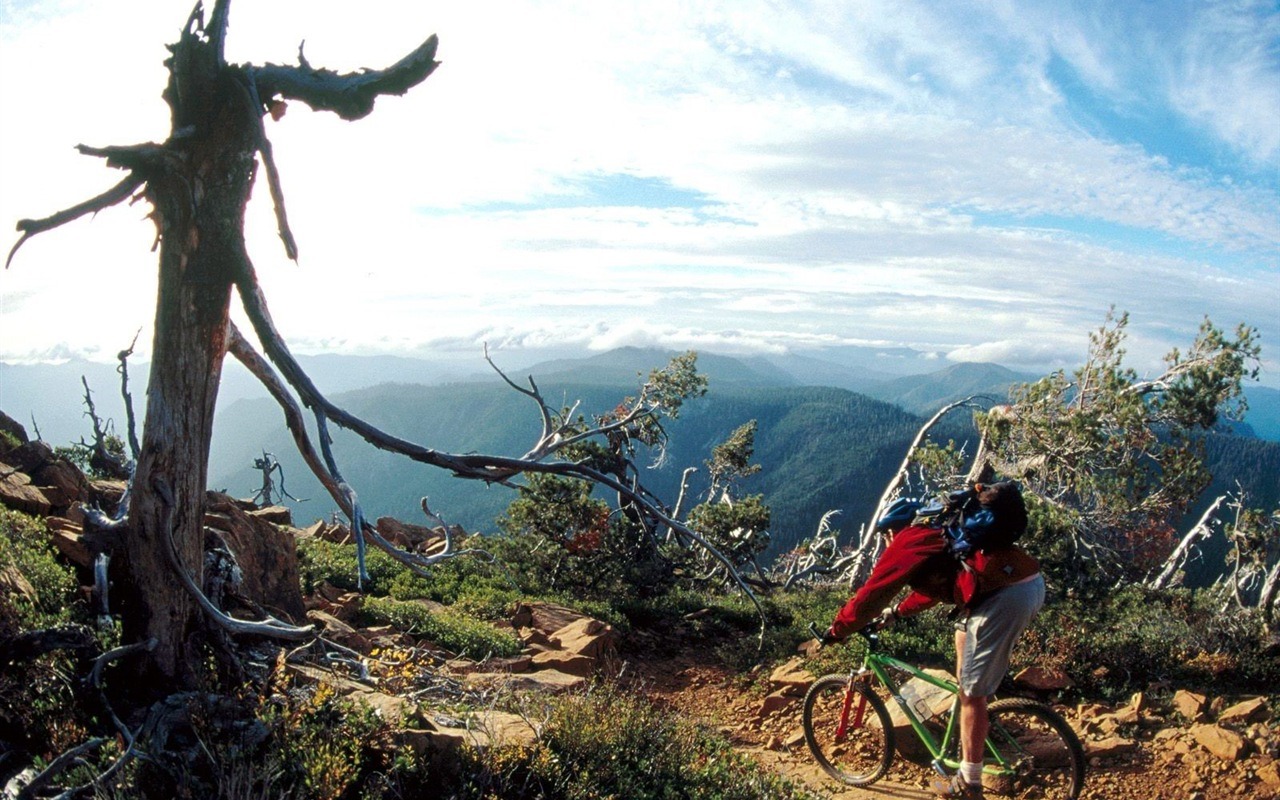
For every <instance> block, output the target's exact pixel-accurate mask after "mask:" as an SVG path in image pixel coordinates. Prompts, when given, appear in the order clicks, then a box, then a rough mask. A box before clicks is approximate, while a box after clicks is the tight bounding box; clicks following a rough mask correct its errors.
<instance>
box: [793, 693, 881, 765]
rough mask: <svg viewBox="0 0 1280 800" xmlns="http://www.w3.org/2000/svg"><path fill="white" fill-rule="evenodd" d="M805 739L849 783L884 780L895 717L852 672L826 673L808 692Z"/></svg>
mask: <svg viewBox="0 0 1280 800" xmlns="http://www.w3.org/2000/svg"><path fill="white" fill-rule="evenodd" d="M801 720H802V722H803V724H804V740H805V742H806V743H808V745H809V752H811V753H813V757H814V758H815V759H816V760H817V762H818V764H819V765H820V766H821V767H822V769H823V770H825V771H826V773H827V774H828V775H830V776H831V777H833V778H835V779H836V780H838V781H840V782H841V783H847V784H849V785H850V786H865V785H867V784H869V783H874V782H875V781H878V780H880V778H882V777H883V776H884V774H885V773H886V772H888V771H889V765H890V764H891V763H893V723H892V722H890V721H889V712H888V710H887V709H885V707H884V703H883V702H881V701H880V698H879V697H877V696H876V694H875V693H874V692H872V691H871V690H870V689H869V688H867V686H866V685H865V684H862V683H852V684H851V683H850V681H849V676H848V675H826V676H824V677H821V678H819V679H817V680H816V681H814V682H813V685H812V686H811V687H809V693H808V694H806V695H805V697H804V711H803V713H802V716H801Z"/></svg>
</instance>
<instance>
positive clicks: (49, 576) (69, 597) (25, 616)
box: [0, 507, 76, 632]
mask: <svg viewBox="0 0 1280 800" xmlns="http://www.w3.org/2000/svg"><path fill="white" fill-rule="evenodd" d="M6 567H9V568H12V569H14V570H16V572H17V573H18V574H20V575H21V576H22V577H23V578H25V579H26V580H27V582H28V583H30V584H31V587H32V588H33V589H35V594H36V597H35V599H34V600H32V599H30V598H27V597H25V596H21V595H11V596H10V597H9V598H8V605H9V610H8V611H7V612H6V610H5V609H4V608H2V607H0V617H3V616H8V617H9V624H10V625H16V627H18V628H21V629H36V628H47V627H50V626H53V625H59V624H62V623H65V622H69V621H71V619H72V614H73V609H74V600H75V591H76V577H75V573H74V572H73V571H72V570H71V568H69V567H67V566H64V565H63V564H61V563H60V562H59V561H58V558H57V551H56V550H55V549H54V547H53V544H52V543H51V542H50V541H49V531H48V529H47V528H46V527H45V524H44V521H43V520H39V519H36V518H34V517H29V516H27V515H26V514H21V513H19V512H17V511H12V510H10V509H7V508H3V507H0V569H3V568H6ZM4 602H5V600H4V599H3V598H0V605H3V604H4ZM4 627H5V620H4V619H0V632H3V630H4Z"/></svg>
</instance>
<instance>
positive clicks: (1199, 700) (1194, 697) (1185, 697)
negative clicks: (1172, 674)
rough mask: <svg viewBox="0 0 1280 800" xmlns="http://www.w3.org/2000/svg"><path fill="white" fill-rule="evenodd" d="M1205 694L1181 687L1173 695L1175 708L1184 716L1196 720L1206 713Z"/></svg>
mask: <svg viewBox="0 0 1280 800" xmlns="http://www.w3.org/2000/svg"><path fill="white" fill-rule="evenodd" d="M1204 707H1205V696H1204V695H1202V694H1196V693H1195V692H1188V691H1187V690H1186V689H1179V690H1178V691H1177V692H1175V693H1174V695H1173V708H1174V710H1175V711H1177V712H1178V713H1179V714H1181V715H1182V716H1184V717H1186V718H1187V719H1189V720H1191V721H1192V722H1195V721H1197V720H1199V719H1200V717H1201V715H1202V714H1204Z"/></svg>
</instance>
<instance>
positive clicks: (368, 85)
mask: <svg viewBox="0 0 1280 800" xmlns="http://www.w3.org/2000/svg"><path fill="white" fill-rule="evenodd" d="M229 9H230V0H215V2H214V3H213V7H212V10H211V12H210V13H209V14H208V17H207V18H206V16H205V12H204V9H203V7H202V6H201V5H199V4H197V5H196V7H195V9H194V10H193V11H192V13H191V14H190V16H189V17H188V19H187V22H186V24H185V26H184V27H183V29H182V31H181V34H180V36H179V39H178V41H177V43H176V44H173V45H171V46H170V48H169V50H170V52H171V56H170V57H169V59H168V60H167V61H166V62H165V64H166V67H167V68H168V70H169V79H168V85H167V87H166V89H165V91H164V93H163V97H164V99H165V101H166V102H167V103H168V105H169V108H170V111H171V120H172V125H171V130H170V134H169V137H168V138H167V139H166V140H165V141H163V142H158V143H157V142H147V143H143V144H136V145H128V146H109V147H89V146H85V145H80V146H79V148H78V149H79V150H80V152H81V153H83V154H85V155H90V156H95V157H99V158H103V159H105V161H106V163H107V165H108V166H110V167H114V168H117V169H121V170H124V172H125V177H124V178H123V179H122V180H121V181H120V182H119V183H117V184H116V185H115V186H114V187H112V188H111V189H108V190H107V191H105V192H103V193H102V194H100V195H98V196H97V197H94V198H91V199H89V200H86V201H84V202H82V203H79V204H77V205H75V206H72V207H70V208H67V209H65V210H63V211H60V212H58V213H56V214H53V215H51V216H49V217H45V218H43V219H27V220H22V221H20V222H19V223H18V230H19V232H20V233H21V237H20V238H19V240H18V242H17V244H15V245H14V248H13V250H12V251H10V254H9V262H11V261H12V259H13V256H14V254H15V253H16V251H17V250H18V248H19V247H20V246H21V245H22V244H23V243H25V242H26V241H27V240H28V239H30V238H31V237H32V236H35V235H36V234H39V233H43V232H45V231H49V230H52V229H54V228H57V227H59V226H61V225H63V224H66V223H68V222H71V221H72V220H75V219H78V218H80V217H82V216H85V215H88V214H93V213H96V212H98V211H101V210H103V209H106V208H108V207H110V206H113V205H116V204H118V203H122V202H126V201H134V200H145V201H146V202H148V203H149V204H150V206H151V208H152V212H151V219H152V220H153V221H154V223H155V226H156V236H157V240H158V245H159V251H160V255H159V290H158V295H157V301H156V317H155V326H154V341H153V344H152V362H151V377H150V384H149V388H148V396H147V411H146V418H145V421H144V425H143V436H142V442H141V452H140V455H139V459H138V464H137V469H136V472H135V476H134V481H133V505H132V506H131V509H130V514H129V518H128V524H127V526H126V527H125V528H124V529H123V530H122V531H121V534H120V537H119V542H118V546H117V550H118V555H122V556H123V557H122V558H120V559H119V560H118V561H117V562H116V563H117V565H118V567H120V568H121V569H123V572H124V575H123V576H122V577H123V579H122V580H120V581H118V586H119V589H118V594H119V596H120V599H121V612H122V618H123V625H124V631H123V632H124V639H125V641H126V642H139V641H148V640H150V639H152V638H154V639H155V640H156V646H155V647H154V649H152V650H151V651H150V653H149V654H148V656H147V659H146V664H145V665H144V668H143V671H144V672H145V673H147V674H149V675H153V676H154V677H155V678H157V679H158V681H157V684H156V685H157V687H159V686H164V685H169V686H172V685H188V686H189V685H194V684H195V683H196V682H197V673H198V671H199V667H198V664H199V661H200V658H201V656H200V653H199V651H198V648H194V647H191V646H190V644H191V641H192V640H193V638H194V639H198V637H199V634H200V633H201V631H202V629H203V625H204V619H203V617H202V613H201V610H200V607H199V606H200V602H199V600H198V599H196V598H195V597H193V596H191V595H190V594H188V591H187V589H186V588H185V584H186V583H190V582H194V584H195V585H197V586H198V585H199V584H200V580H199V575H200V571H201V563H202V553H201V542H202V539H203V537H202V527H203V517H204V494H205V483H206V477H207V465H208V457H209V445H210V440H211V436H212V426H213V417H214V404H215V401H216V398H217V390H218V383H219V379H220V377H221V373H222V361H223V356H224V354H225V353H226V352H227V346H228V336H229V331H230V325H229V316H228V312H229V307H230V302H231V295H232V290H233V289H237V290H238V291H239V292H240V294H241V295H242V296H244V295H245V294H253V293H255V292H256V290H257V279H256V276H255V274H254V268H253V264H252V262H251V260H250V258H249V254H248V252H247V249H246V247H245V241H244V214H245V208H246V205H247V203H248V201H249V195H250V191H251V189H252V186H253V183H254V179H255V177H256V175H257V171H258V168H259V165H261V167H262V169H263V172H264V173H265V176H266V179H267V182H268V187H269V189H270V191H271V196H272V199H273V200H274V201H275V208H276V219H277V225H278V230H279V234H280V238H281V240H282V242H283V244H284V247H285V252H286V253H287V254H288V256H289V257H290V258H292V259H296V258H297V247H296V245H295V243H294V241H293V235H292V234H291V233H290V231H289V226H288V221H287V216H286V214H285V207H284V202H283V192H282V189H281V183H280V179H279V175H278V174H277V172H276V168H275V164H274V161H273V159H272V154H271V144H270V142H269V141H268V139H267V137H266V133H265V128H264V123H263V118H264V116H265V115H266V114H267V113H270V112H271V111H272V110H273V109H274V110H275V111H276V112H277V113H278V111H279V109H280V108H281V107H282V104H283V103H285V102H287V101H290V100H299V101H302V102H304V103H306V104H307V105H308V106H310V107H311V108H313V109H315V110H318V111H331V112H334V113H336V114H338V115H339V116H340V117H342V118H343V119H348V120H355V119H359V118H361V117H363V116H365V115H367V114H368V113H369V112H371V111H372V110H373V105H374V101H375V100H376V99H377V98H378V97H379V96H381V95H387V94H395V95H400V94H404V93H405V92H406V91H408V90H409V89H410V88H412V87H413V86H416V85H417V84H419V83H421V82H422V81H423V80H424V79H426V77H427V76H428V75H430V74H431V72H432V71H433V70H434V69H435V68H436V66H437V62H436V61H435V52H436V38H435V37H434V36H432V37H430V38H428V39H427V40H426V41H425V42H423V43H422V44H421V45H420V46H419V47H418V48H416V49H415V50H413V51H412V52H411V53H409V54H408V55H406V56H405V57H404V58H402V59H400V60H399V61H398V62H396V63H395V64H393V65H392V66H390V67H388V68H387V69H384V70H366V71H362V72H358V73H350V74H338V73H335V72H332V71H329V70H323V69H317V68H315V67H312V66H311V65H310V64H308V63H307V61H306V60H305V58H302V54H301V51H299V63H298V64H297V65H295V66H279V65H273V64H266V65H262V66H257V65H253V64H229V63H227V60H226V58H225V54H224V42H225V38H226V34H227V20H228V14H229ZM9 262H6V263H9ZM171 557H172V558H173V559H174V560H176V563H177V564H178V565H179V567H180V570H174V569H171V568H170V558H171ZM176 573H181V574H176ZM191 575H195V576H196V577H195V579H194V580H193V579H192V578H191Z"/></svg>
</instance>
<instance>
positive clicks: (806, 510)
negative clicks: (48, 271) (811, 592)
mask: <svg viewBox="0 0 1280 800" xmlns="http://www.w3.org/2000/svg"><path fill="white" fill-rule="evenodd" d="M672 355H674V353H671V352H664V351H659V350H650V349H643V348H622V349H619V350H615V351H610V352H608V353H601V354H597V355H592V356H589V357H585V358H565V359H557V360H552V361H547V362H542V363H539V364H533V365H530V366H527V367H524V368H519V369H514V368H513V369H511V370H510V372H509V377H510V378H511V379H512V380H515V381H517V382H520V381H523V380H524V378H525V376H526V375H533V376H534V377H535V379H536V380H537V383H538V386H539V387H540V389H541V390H542V392H543V394H544V396H545V397H546V398H547V400H548V401H549V402H551V403H552V404H557V403H560V402H564V403H565V404H571V403H573V402H575V401H581V403H582V405H581V408H580V410H581V411H583V412H585V413H598V412H601V411H604V410H607V409H610V408H612V407H613V406H614V405H616V403H617V402H618V401H619V400H620V399H621V398H623V397H625V396H627V395H628V394H633V393H634V392H635V390H636V389H637V388H638V386H639V384H640V381H641V377H640V376H642V375H647V374H648V372H649V371H650V370H651V369H653V368H655V367H660V366H662V365H664V364H665V363H666V362H667V361H668V360H669V359H670V358H671V356H672ZM300 360H302V361H303V365H304V367H305V368H306V369H307V370H308V371H309V373H310V374H311V376H312V378H313V379H314V380H315V382H316V384H317V385H319V386H321V387H322V388H323V389H324V390H325V391H326V392H327V393H329V395H330V398H331V399H332V400H334V401H335V402H337V403H338V404H339V405H340V406H342V407H343V408H345V409H346V410H348V411H350V412H352V413H354V414H357V415H359V416H361V417H364V418H366V419H368V420H369V421H371V422H372V423H374V424H376V425H378V426H380V427H382V428H383V429H384V430H387V431H388V432H390V433H393V434H396V435H399V436H402V437H404V438H406V439H409V440H411V441H415V442H418V443H421V444H424V445H428V446H431V447H434V448H437V449H440V450H446V451H454V452H467V451H472V452H490V453H499V454H506V455H519V454H521V453H523V452H524V451H525V450H526V449H527V448H528V447H529V446H530V445H531V444H532V442H533V440H534V438H535V436H536V435H537V433H538V416H537V409H536V407H535V406H534V405H533V403H532V401H531V400H529V398H527V397H524V396H523V395H521V394H519V393H517V392H515V391H513V390H511V389H510V387H508V386H507V385H506V384H505V383H503V382H502V380H501V379H500V378H499V377H498V376H497V375H496V374H495V373H493V372H492V371H491V370H488V368H487V365H484V364H483V362H480V364H479V366H480V368H479V369H476V368H475V366H474V364H469V365H467V366H465V367H459V365H458V364H457V362H439V363H437V362H429V361H421V360H417V359H407V358H362V357H352V356H318V357H310V358H304V359H300ZM698 368H699V370H700V371H701V372H702V373H703V374H704V375H706V376H707V377H708V380H709V383H710V391H709V393H708V395H707V396H706V397H705V398H702V399H699V400H696V401H693V402H691V403H689V404H688V405H687V406H686V408H685V410H684V412H683V413H682V414H681V417H680V419H678V420H676V421H675V422H674V423H673V424H672V425H671V426H670V429H669V430H670V433H671V436H672V443H671V447H670V449H669V452H668V453H667V458H666V460H665V461H664V463H663V464H661V465H658V466H655V467H654V468H653V469H652V471H650V472H648V473H647V474H646V477H645V480H646V482H647V483H648V485H650V487H651V488H652V489H654V490H655V491H656V492H658V493H659V495H660V496H663V497H667V498H671V499H674V497H675V495H676V492H677V490H678V483H679V480H680V475H681V473H682V471H683V469H684V468H685V467H688V466H694V467H699V468H702V467H703V462H704V461H705V460H706V459H708V458H709V457H710V454H711V448H712V447H714V446H715V445H716V444H718V443H720V442H721V441H723V439H724V437H725V436H726V435H727V434H728V433H729V432H731V431H732V430H733V429H734V428H736V427H737V426H738V425H740V424H742V423H743V422H746V421H748V420H751V419H755V420H757V421H758V423H759V431H758V434H757V440H756V459H755V460H756V462H757V463H759V464H760V465H761V466H762V470H761V472H760V473H759V474H758V475H756V476H754V477H753V478H752V479H751V480H750V482H749V483H748V484H747V486H746V487H745V489H746V490H747V491H751V492H761V493H763V494H764V495H765V499H766V501H767V502H768V503H769V504H770V505H771V507H772V508H773V514H774V519H773V533H774V547H773V551H774V552H780V551H782V550H784V549H787V548H789V547H791V546H793V545H794V544H795V543H797V542H798V541H800V540H801V539H803V538H806V537H807V536H809V535H811V534H812V532H813V530H814V528H815V527H816V525H817V523H818V520H819V519H820V518H821V516H822V515H823V514H824V513H825V512H826V511H828V510H831V509H839V510H840V511H841V512H842V516H841V517H839V518H838V520H837V525H838V527H840V528H842V529H843V530H845V531H846V532H847V533H848V534H850V535H852V534H853V533H855V532H856V531H857V529H858V527H859V525H860V524H861V523H862V522H864V521H865V520H866V518H867V517H868V516H869V515H870V514H871V513H872V510H873V505H874V503H875V502H876V500H877V499H878V497H879V495H880V493H881V492H882V491H883V488H884V485H885V483H886V482H887V481H888V479H889V478H890V477H891V475H892V474H893V471H894V469H896V467H897V464H898V462H899V461H900V460H901V458H902V456H903V455H904V453H905V451H906V448H907V446H908V444H909V442H910V440H911V438H912V437H913V436H914V435H915V433H916V431H917V430H918V429H919V427H920V425H921V424H922V421H923V418H924V417H926V416H928V415H931V414H932V413H934V412H935V411H936V410H937V409H938V408H940V407H941V406H942V405H944V404H946V403H948V402H951V401H953V400H957V399H960V398H963V397H967V396H971V395H979V396H982V397H983V398H985V400H986V401H987V402H990V403H996V402H1001V401H1003V400H1005V399H1007V395H1008V389H1009V387H1010V386H1011V385H1012V384H1015V383H1020V382H1024V381H1028V380H1033V379H1034V378H1035V377H1036V376H1032V375H1026V374H1022V373H1017V372H1014V371H1012V370H1009V369H1007V368H1005V367H1001V366H998V365H994V364H953V365H950V366H947V367H945V368H943V369H941V370H938V371H935V372H931V373H926V374H917V375H906V376H903V375H892V374H889V373H885V372H876V371H874V370H872V369H868V368H864V367H860V366H857V365H848V364H846V365H840V364H834V363H828V362H823V361H820V360H817V359H812V358H803V357H796V358H779V357H770V358H764V357H753V358H732V357H727V356H720V355H715V354H710V353H702V354H699V358H698ZM145 370H146V365H137V366H134V367H131V379H132V383H133V387H132V389H133V395H134V398H135V405H136V406H137V408H138V411H139V414H141V410H142V405H143V398H144V397H145V390H144V384H145V379H146V376H145ZM81 375H84V376H85V377H86V378H87V379H88V381H89V383H90V386H91V388H92V389H93V391H94V400H95V403H96V404H97V406H98V411H99V414H100V415H101V416H103V417H110V418H112V419H114V420H115V422H116V425H117V426H118V427H119V426H122V425H123V422H124V413H123V405H122V401H121V400H120V397H119V376H118V375H117V374H116V371H115V368H114V366H112V365H109V364H108V365H102V364H90V363H87V362H83V363H69V364H63V365H58V366H50V365H38V366H14V365H3V364H0V409H3V410H4V411H5V412H6V413H8V414H9V415H10V416H13V417H14V418H15V419H17V420H18V421H20V422H22V423H23V424H24V425H26V426H27V427H28V429H29V430H31V429H32V419H34V421H35V423H36V425H38V427H39V429H40V433H41V434H42V436H43V438H45V439H46V441H50V442H52V443H54V444H62V443H69V442H71V441H73V440H75V439H78V438H79V437H80V436H82V435H84V436H87V435H88V433H89V425H88V421H87V420H85V419H84V418H83V406H82V402H81V397H82V394H83V387H82V386H81V385H80V377H81ZM1248 398H1249V402H1250V411H1249V416H1248V417H1247V423H1248V424H1247V426H1243V427H1240V428H1237V429H1236V431H1235V433H1236V435H1233V436H1216V437H1215V440H1214V442H1213V444H1212V446H1211V447H1210V458H1211V461H1212V462H1213V467H1214V468H1215V474H1218V476H1219V480H1220V481H1235V480H1239V479H1241V478H1243V479H1244V480H1245V481H1246V482H1247V484H1248V485H1249V486H1251V487H1253V491H1254V492H1255V496H1256V497H1258V498H1259V500H1262V499H1265V498H1267V497H1270V498H1271V499H1272V501H1273V502H1274V501H1275V500H1276V499H1277V497H1276V496H1277V495H1280V490H1278V489H1277V488H1276V482H1277V478H1276V475H1277V474H1280V445H1277V444H1275V442H1277V441H1280V392H1278V391H1275V390H1271V389H1265V388H1258V387H1250V388H1249V390H1248ZM965 419H967V417H965V416H964V415H957V416H956V419H955V420H954V421H953V422H952V424H951V425H949V426H948V429H947V430H946V435H947V436H948V437H956V438H959V439H960V440H964V439H965V438H966V437H971V436H973V435H974V434H973V432H972V430H971V427H970V426H969V425H968V424H967V423H966V422H965ZM282 420H283V418H282V415H281V413H280V411H279V409H278V408H276V406H275V405H274V403H273V402H272V401H271V400H269V399H267V398H266V396H265V393H264V392H263V391H262V390H261V388H260V387H258V386H257V385H256V383H255V382H254V381H253V379H252V378H251V376H249V375H248V374H247V373H246V372H245V371H244V370H243V369H242V368H240V366H239V365H238V364H236V363H233V362H231V361H228V364H227V368H226V370H225V375H224V382H223V387H222V394H221V396H220V398H219V412H218V419H217V423H216V426H215V440H214V444H213V452H212V455H211V459H210V472H209V474H210V476H211V481H210V483H211V486H212V487H213V488H220V489H225V490H227V491H229V492H231V493H232V494H235V495H239V496H251V495H252V494H253V492H254V491H255V490H256V489H257V487H258V484H259V483H260V477H259V475H258V474H257V473H256V472H255V471H254V470H253V468H252V467H253V460H254V459H255V458H258V457H260V456H261V455H262V453H263V451H268V452H271V453H273V454H274V455H275V456H276V457H278V458H279V460H280V462H281V464H282V466H283V467H284V474H285V488H287V489H288V490H289V492H290V493H292V494H293V495H295V496H297V497H302V498H308V499H307V500H306V502H303V503H299V504H294V505H295V517H296V519H297V520H298V521H300V522H307V521H310V520H312V519H317V518H325V517H328V516H329V515H331V514H332V513H333V511H334V504H333V503H332V501H331V500H329V498H328V497H327V496H325V495H323V494H322V492H321V489H320V486H319V484H318V483H317V482H316V481H315V480H314V478H313V477H312V476H310V475H309V474H308V473H307V472H306V471H305V468H304V466H303V465H302V463H301V461H300V459H298V458H297V456H296V455H295V454H294V453H295V450H294V447H293V444H292V442H291V441H290V439H289V437H288V435H287V432H286V431H285V429H284V426H283V421H282ZM1251 436H1255V437H1259V439H1270V440H1271V441H1259V440H1258V439H1253V438H1250V437H1251ZM1218 439H1221V440H1222V441H1218ZM335 451H336V453H337V457H338V459H339V462H340V464H341V466H342V469H343V473H344V476H345V477H346V478H347V479H348V480H349V481H350V482H351V483H352V485H353V486H355V487H356V489H357V491H358V492H360V495H361V499H362V502H363V504H364V505H365V508H366V511H367V513H369V514H371V515H373V516H380V515H392V516H397V517H400V518H402V519H405V520H408V521H413V520H415V519H416V518H417V517H420V516H421V512H420V511H419V510H418V501H419V499H420V498H421V497H422V496H428V497H430V498H431V502H432V507H433V509H435V510H436V511H438V512H439V513H440V514H441V515H442V516H443V517H445V518H446V519H448V520H450V521H452V522H457V523H459V524H462V525H463V526H464V527H466V528H467V529H469V530H476V531H492V530H494V520H495V519H496V518H497V516H498V515H500V514H501V513H502V512H503V510H504V509H505V508H506V506H507V505H508V504H509V503H510V502H511V500H512V499H514V494H513V493H512V492H511V491H509V490H506V489H503V488H500V487H485V486H484V485H481V484H476V483H474V482H470V481H464V480H459V479H455V478H452V477H451V476H449V475H447V474H445V473H443V472H441V471H440V470H438V469H433V468H428V467H425V466H421V465H417V464H413V463H412V462H409V461H407V460H405V459H403V458H400V457H395V456H391V455H390V454H387V453H384V452H382V451H379V450H375V449H373V448H371V447H369V446H367V445H365V444H363V443H362V442H359V441H357V440H356V438H355V437H354V436H352V435H351V434H348V433H346V432H345V431H341V430H339V431H336V432H335ZM1227 485H1230V484H1227ZM693 488H694V489H695V490H697V491H702V490H703V489H705V470H703V475H699V476H695V479H694V484H693Z"/></svg>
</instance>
